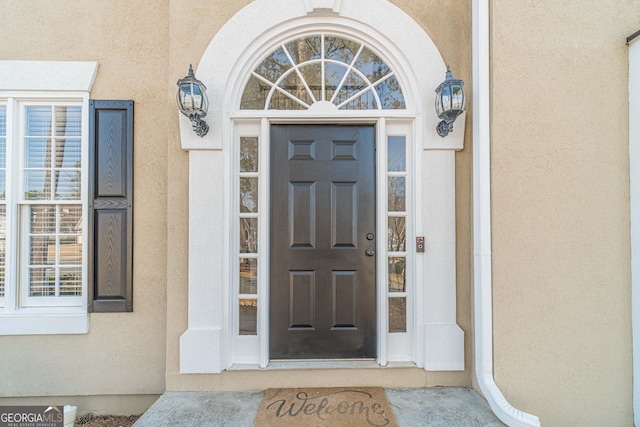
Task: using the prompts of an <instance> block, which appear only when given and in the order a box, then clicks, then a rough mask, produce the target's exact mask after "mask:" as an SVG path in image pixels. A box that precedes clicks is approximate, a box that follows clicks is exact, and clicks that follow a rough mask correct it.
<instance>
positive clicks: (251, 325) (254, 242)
mask: <svg viewBox="0 0 640 427" xmlns="http://www.w3.org/2000/svg"><path fill="white" fill-rule="evenodd" d="M258 141H259V140H258V137H253V136H251V137H247V136H242V137H240V164H239V169H238V170H239V174H238V182H239V191H240V193H239V197H238V199H239V201H240V203H239V206H238V215H239V217H240V236H239V247H240V251H239V268H238V274H239V279H238V283H239V292H238V313H239V316H238V317H239V318H238V333H239V334H240V335H256V334H257V320H258V213H259V209H260V208H261V207H260V206H259V205H258V202H259V200H258V168H259V167H260V165H259V164H258Z"/></svg>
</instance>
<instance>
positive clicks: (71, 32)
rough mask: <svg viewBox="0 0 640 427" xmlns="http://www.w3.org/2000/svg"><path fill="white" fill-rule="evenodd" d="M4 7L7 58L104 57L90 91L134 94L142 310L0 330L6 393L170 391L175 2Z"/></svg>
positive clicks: (68, 0)
mask: <svg viewBox="0 0 640 427" xmlns="http://www.w3.org/2000/svg"><path fill="white" fill-rule="evenodd" d="M0 8H1V10H2V13H0V28H1V30H0V33H1V35H2V43H0V59H23V60H63V61H64V60H74V61H97V62H98V64H99V65H98V73H97V77H96V80H95V83H94V86H93V89H92V92H91V97H92V98H94V99H133V100H134V101H135V134H134V140H135V142H134V168H135V172H134V176H135V178H134V179H135V185H134V200H135V202H134V203H135V205H134V211H135V213H134V247H135V255H134V267H133V268H134V312H133V313H122V314H97V313H96V314H90V325H89V333H88V334H86V335H63V336H61V335H50V336H12V337H7V336H4V337H0V360H2V363H0V376H1V377H2V378H3V380H2V381H1V382H0V396H2V397H11V396H14V397H15V396H56V395H65V396H74V395H145V394H152V395H157V394H161V393H162V392H164V389H165V380H164V372H165V319H166V263H165V261H166V213H165V212H166V162H167V149H166V141H167V137H166V132H167V104H168V102H167V96H166V85H165V83H166V81H167V62H168V48H167V46H168V43H169V38H168V37H169V31H168V19H167V14H168V2H167V1H153V2H152V1H149V2H144V3H131V2H129V1H109V2H101V1H93V2H77V1H74V0H62V1H58V2H55V3H50V2H44V1H28V2H14V1H2V2H1V3H0ZM172 112H173V111H172ZM67 403H72V402H67Z"/></svg>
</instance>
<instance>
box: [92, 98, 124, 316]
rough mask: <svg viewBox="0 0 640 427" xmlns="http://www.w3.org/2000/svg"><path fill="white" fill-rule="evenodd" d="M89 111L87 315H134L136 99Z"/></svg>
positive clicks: (100, 104) (95, 103)
mask: <svg viewBox="0 0 640 427" xmlns="http://www.w3.org/2000/svg"><path fill="white" fill-rule="evenodd" d="M89 113H90V118H89V146H90V147H89V268H88V272H89V277H88V283H89V311H93V312H96V313H106V312H126V311H133V101H102V100H90V101H89Z"/></svg>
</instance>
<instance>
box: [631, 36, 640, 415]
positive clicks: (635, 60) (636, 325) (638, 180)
mask: <svg viewBox="0 0 640 427" xmlns="http://www.w3.org/2000/svg"><path fill="white" fill-rule="evenodd" d="M638 40H640V35H638V34H637V33H636V34H635V37H630V38H629V41H628V42H629V175H630V176H629V179H630V185H631V188H630V199H631V327H632V330H633V419H634V421H635V425H637V426H640V41H638Z"/></svg>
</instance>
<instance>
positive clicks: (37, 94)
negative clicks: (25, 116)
mask: <svg viewBox="0 0 640 427" xmlns="http://www.w3.org/2000/svg"><path fill="white" fill-rule="evenodd" d="M97 69H98V64H97V63H96V62H78V61H4V60H2V61H0V104H4V105H6V106H7V136H6V138H7V165H9V164H11V163H10V162H12V167H13V168H14V171H13V172H12V173H11V174H7V184H6V185H7V223H8V227H7V253H6V267H5V268H6V280H5V297H4V298H3V300H4V302H3V304H2V305H3V306H2V307H0V336H1V335H42V334H84V333H87V332H88V331H89V316H88V313H87V298H88V284H87V268H88V264H87V260H88V247H87V245H86V244H84V245H83V248H82V259H83V263H82V277H83V282H82V296H81V297H79V298H75V297H72V299H73V302H74V304H73V306H69V305H67V306H65V305H60V304H59V303H56V304H50V305H47V306H40V307H25V306H24V304H21V297H20V295H18V292H19V291H20V290H19V288H18V284H17V283H18V275H19V272H18V271H19V268H20V263H22V260H20V258H21V254H19V246H20V244H19V242H18V238H19V228H20V224H18V221H19V219H18V218H19V217H18V207H19V206H21V204H20V200H18V199H17V198H18V197H19V194H20V193H19V192H18V191H19V190H20V187H21V183H20V182H18V181H17V178H18V177H19V176H21V172H20V169H19V168H20V167H21V164H20V163H21V162H18V159H20V158H22V154H23V153H22V151H21V150H22V147H21V143H19V141H20V140H21V135H20V129H21V127H20V126H21V123H20V121H19V120H20V116H21V114H20V112H19V109H21V108H24V106H25V105H35V104H41V105H52V104H73V105H78V106H81V107H82V135H81V147H82V154H81V162H82V169H81V180H82V184H83V185H82V195H81V200H79V201H73V202H65V201H59V202H56V204H65V203H73V204H82V206H83V210H82V216H83V218H82V221H83V222H82V237H81V238H82V241H83V243H84V242H87V237H86V236H87V233H88V190H89V189H88V177H89V150H88V149H89V92H90V90H91V87H92V85H93V82H94V80H95V76H96V73H97ZM9 207H13V208H9Z"/></svg>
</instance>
